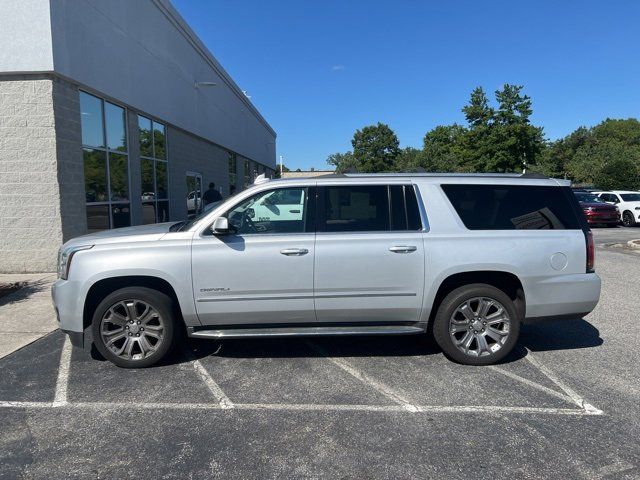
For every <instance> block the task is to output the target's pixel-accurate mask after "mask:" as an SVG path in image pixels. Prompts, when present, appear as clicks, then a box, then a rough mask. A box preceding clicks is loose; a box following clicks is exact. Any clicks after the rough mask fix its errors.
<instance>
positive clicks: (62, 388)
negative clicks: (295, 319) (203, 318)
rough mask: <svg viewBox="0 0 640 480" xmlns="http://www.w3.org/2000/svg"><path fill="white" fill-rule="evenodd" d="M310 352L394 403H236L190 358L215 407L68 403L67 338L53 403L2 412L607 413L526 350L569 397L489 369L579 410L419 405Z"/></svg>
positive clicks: (4, 404) (2, 404)
mask: <svg viewBox="0 0 640 480" xmlns="http://www.w3.org/2000/svg"><path fill="white" fill-rule="evenodd" d="M307 343H308V344H309V346H310V347H311V348H313V349H314V350H316V351H317V352H318V353H320V354H321V355H322V356H323V357H325V358H326V359H327V360H329V361H331V362H332V363H334V364H335V365H337V366H338V367H340V368H341V369H342V370H344V371H345V372H347V373H349V374H350V375H352V376H353V377H354V378H356V379H358V380H360V381H361V382H363V383H364V384H366V385H368V386H370V387H372V388H373V389H375V390H376V391H378V392H379V393H381V394H382V395H384V396H385V397H387V398H388V399H390V400H391V401H393V402H394V403H395V405H358V404H355V405H348V404H337V405H331V404H290V403H283V404H277V403H275V404H274V403H233V402H232V401H231V400H230V399H229V398H228V397H227V396H226V394H225V393H224V391H223V390H222V389H221V388H220V386H219V385H218V384H217V383H216V382H215V381H214V380H213V378H212V377H211V375H210V374H209V372H208V371H207V370H206V369H205V368H204V366H203V365H202V364H201V363H200V361H199V360H197V359H195V358H193V357H191V362H190V363H191V364H192V365H193V368H194V370H195V371H196V373H197V374H198V376H199V377H200V379H201V380H202V381H203V382H204V383H205V385H206V386H207V388H208V389H209V390H210V392H211V393H212V394H213V397H214V398H215V400H216V402H217V403H153V402H151V403H143V402H69V401H68V387H69V369H70V364H71V352H72V346H71V342H70V341H69V339H68V338H66V339H65V342H64V345H63V347H62V350H61V353H60V365H59V369H58V377H57V382H56V390H55V396H54V400H53V401H52V402H21V401H0V408H26V409H46V408H76V409H94V410H101V409H105V410H108V409H120V408H122V406H123V405H126V406H127V407H130V408H134V409H141V410H145V409H165V410H171V409H173V410H228V409H239V410H270V411H309V412H313V411H349V412H399V413H403V412H404V413H407V412H411V413H433V414H436V413H505V414H506V413H514V414H534V415H537V414H540V415H571V416H583V415H603V411H602V410H600V409H598V408H596V407H594V406H593V405H591V404H589V403H587V402H585V400H584V399H583V398H582V397H580V396H579V395H578V394H577V393H576V392H575V391H574V390H573V389H571V388H570V387H569V386H567V385H566V384H565V383H564V382H562V381H561V380H560V379H559V378H558V377H557V376H556V375H555V374H554V373H553V372H552V371H551V370H549V369H548V368H547V367H546V366H545V365H543V364H542V363H541V362H540V361H539V360H538V359H536V358H535V357H534V356H533V355H532V353H531V351H529V350H527V355H526V356H525V358H526V359H527V360H528V361H529V362H530V363H531V364H532V365H533V366H534V367H535V368H536V369H537V370H539V371H540V372H541V373H542V374H543V375H545V376H546V377H547V378H548V379H549V380H550V381H551V382H553V383H554V384H555V385H557V386H558V388H560V389H561V390H562V391H563V392H564V393H565V394H566V395H563V394H562V393H560V392H557V391H555V390H552V389H550V388H547V387H545V386H543V385H540V384H537V383H535V382H533V381H531V380H528V379H526V378H523V377H520V376H519V375H516V374H514V373H511V372H508V371H506V370H503V369H502V368H499V367H495V366H493V367H490V368H492V369H493V370H495V371H497V372H499V373H501V374H503V375H506V376H507V377H510V378H512V379H514V380H516V381H518V382H521V383H523V384H525V385H528V386H530V387H532V388H536V389H538V390H541V391H543V392H545V393H547V394H550V395H553V396H556V397H557V398H561V399H563V400H565V401H570V402H573V403H575V404H576V405H577V406H578V407H579V408H545V407H517V406H500V405H415V404H413V403H411V402H410V401H409V400H407V399H406V398H404V397H403V396H402V395H401V394H399V393H398V392H396V391H395V390H393V389H392V388H390V387H389V386H387V385H385V384H383V383H382V382H379V381H377V380H375V379H374V378H372V377H370V376H368V375H366V374H365V373H364V372H362V371H360V370H358V369H357V368H356V367H354V366H353V365H351V364H350V363H349V362H347V361H346V360H344V359H342V358H336V357H330V356H329V355H328V354H327V352H326V351H325V350H324V349H322V348H321V347H320V346H318V345H316V344H314V343H311V342H307Z"/></svg>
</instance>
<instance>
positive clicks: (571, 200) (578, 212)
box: [439, 183, 586, 233]
mask: <svg viewBox="0 0 640 480" xmlns="http://www.w3.org/2000/svg"><path fill="white" fill-rule="evenodd" d="M451 186H454V187H478V186H480V187H493V188H509V187H516V188H520V187H525V188H526V187H534V188H535V187H537V188H541V189H546V188H549V189H558V191H559V192H560V194H561V195H562V196H563V197H564V198H565V200H566V201H567V203H568V206H569V211H570V212H571V213H573V215H574V217H575V218H573V219H572V220H575V221H576V225H577V226H576V227H575V228H552V229H533V228H521V229H520V228H515V226H514V228H508V229H502V228H469V227H468V226H467V224H466V223H465V221H464V219H463V218H462V214H461V213H460V212H459V211H458V209H457V208H456V206H455V204H454V202H453V200H452V199H451V198H450V197H449V194H448V193H447V191H446V187H451ZM439 188H440V190H441V192H442V195H443V196H444V198H446V200H447V202H448V203H449V206H450V207H451V211H452V213H453V215H454V219H455V221H456V223H457V224H458V225H459V226H460V227H461V228H463V229H465V230H466V231H469V232H510V233H514V232H528V233H531V232H536V231H545V232H547V231H550V230H551V231H556V232H562V231H576V230H583V231H584V229H585V227H584V224H583V220H584V222H586V219H584V214H583V212H582V207H580V203H579V201H578V199H577V198H576V196H575V194H574V193H573V192H572V191H571V189H570V188H569V187H561V186H555V185H531V184H522V185H518V184H513V183H505V184H495V183H441V184H439ZM547 208H548V207H547ZM552 213H553V214H554V216H556V217H557V215H556V213H555V212H553V211H552Z"/></svg>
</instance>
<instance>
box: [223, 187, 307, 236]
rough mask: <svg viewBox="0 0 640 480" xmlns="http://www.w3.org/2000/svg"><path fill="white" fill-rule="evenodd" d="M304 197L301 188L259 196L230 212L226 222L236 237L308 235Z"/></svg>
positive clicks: (244, 201) (280, 190)
mask: <svg viewBox="0 0 640 480" xmlns="http://www.w3.org/2000/svg"><path fill="white" fill-rule="evenodd" d="M307 196H308V195H307V189H306V188H303V187H296V188H280V189H276V190H268V191H266V192H260V193H258V194H256V195H254V196H252V197H250V198H248V199H246V200H243V201H242V202H240V204H238V205H236V206H235V207H233V208H232V209H231V210H229V212H227V218H228V219H229V224H230V225H231V226H232V227H233V229H234V230H235V232H236V233H237V234H239V235H243V234H245V235H246V234H256V233H270V234H274V233H303V232H305V231H307V225H306V223H307V222H306V209H307Z"/></svg>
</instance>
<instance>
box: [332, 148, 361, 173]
mask: <svg viewBox="0 0 640 480" xmlns="http://www.w3.org/2000/svg"><path fill="white" fill-rule="evenodd" d="M327 163H328V164H329V165H331V166H333V168H334V169H335V171H336V173H344V172H346V171H351V170H355V171H359V170H358V166H357V161H356V159H355V157H354V156H353V153H351V152H347V153H332V154H331V155H329V157H328V158H327Z"/></svg>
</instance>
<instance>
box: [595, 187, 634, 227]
mask: <svg viewBox="0 0 640 480" xmlns="http://www.w3.org/2000/svg"><path fill="white" fill-rule="evenodd" d="M594 193H595V194H596V195H597V196H598V198H600V199H601V200H604V201H605V202H607V203H609V204H611V205H615V206H616V207H618V210H620V214H621V215H622V224H623V225H624V226H625V227H634V226H636V225H639V224H640V192H632V191H628V190H611V191H608V192H594Z"/></svg>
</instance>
